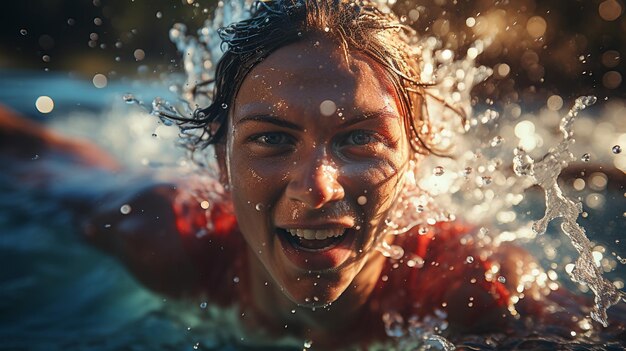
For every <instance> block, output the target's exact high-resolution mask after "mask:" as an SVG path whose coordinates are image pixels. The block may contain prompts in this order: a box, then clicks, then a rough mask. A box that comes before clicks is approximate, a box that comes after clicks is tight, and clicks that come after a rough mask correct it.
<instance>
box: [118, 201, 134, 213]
mask: <svg viewBox="0 0 626 351" xmlns="http://www.w3.org/2000/svg"><path fill="white" fill-rule="evenodd" d="M130 211H132V208H131V207H130V205H129V204H124V205H122V207H120V212H121V213H122V214H125V215H126V214H129V213H130Z"/></svg>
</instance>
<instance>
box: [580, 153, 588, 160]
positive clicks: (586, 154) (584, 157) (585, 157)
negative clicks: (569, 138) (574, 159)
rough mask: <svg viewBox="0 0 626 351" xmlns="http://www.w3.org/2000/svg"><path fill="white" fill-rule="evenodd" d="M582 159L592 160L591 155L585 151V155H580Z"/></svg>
mask: <svg viewBox="0 0 626 351" xmlns="http://www.w3.org/2000/svg"><path fill="white" fill-rule="evenodd" d="M580 160H581V161H583V162H589V160H591V155H589V154H588V153H585V154H584V155H582V156H581V157H580Z"/></svg>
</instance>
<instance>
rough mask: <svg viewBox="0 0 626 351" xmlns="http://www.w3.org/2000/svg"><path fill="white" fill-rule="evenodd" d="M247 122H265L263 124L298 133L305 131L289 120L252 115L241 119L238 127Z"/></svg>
mask: <svg viewBox="0 0 626 351" xmlns="http://www.w3.org/2000/svg"><path fill="white" fill-rule="evenodd" d="M245 122H263V123H270V124H274V125H277V126H279V127H283V128H288V129H294V130H297V131H304V129H303V128H302V127H300V126H299V125H297V124H295V123H291V122H289V121H287V120H284V119H282V118H280V117H276V116H272V115H252V116H246V117H244V118H242V119H240V120H239V121H237V123H236V124H237V125H239V124H241V123H245Z"/></svg>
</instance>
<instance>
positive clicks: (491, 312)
mask: <svg viewBox="0 0 626 351" xmlns="http://www.w3.org/2000/svg"><path fill="white" fill-rule="evenodd" d="M481 235H482V234H481V231H480V230H479V228H476V227H472V226H469V225H466V224H463V223H460V222H448V223H438V224H436V225H435V226H432V227H431V228H430V230H429V232H428V233H426V234H424V235H419V234H416V233H409V234H408V235H407V237H406V238H404V239H403V240H402V241H401V242H402V246H403V248H404V249H405V251H406V252H405V257H409V256H411V255H415V256H417V257H419V259H421V260H422V261H421V263H422V266H421V268H418V269H412V270H408V271H406V272H405V274H406V277H405V280H406V282H407V285H408V286H407V287H406V289H407V292H408V295H409V296H407V297H408V298H409V299H410V300H412V301H413V302H415V301H418V302H419V303H418V304H415V303H414V304H413V305H412V306H411V307H410V310H411V311H414V312H417V313H418V314H422V315H423V314H432V313H434V312H437V313H440V312H443V313H444V314H445V315H446V319H447V321H448V322H450V326H451V327H452V328H454V329H457V330H464V331H472V332H480V331H488V330H491V329H493V328H498V329H500V328H502V327H503V326H504V325H505V324H506V323H503V322H506V321H508V320H509V319H512V318H514V314H516V311H515V303H516V302H517V299H519V296H520V292H523V293H527V294H539V291H538V290H537V289H536V288H535V285H534V284H533V282H532V281H531V280H532V279H530V277H531V276H532V275H533V274H535V275H536V274H537V272H540V267H539V265H538V264H537V262H536V260H535V259H534V258H533V257H532V255H530V254H529V253H528V252H527V251H526V250H524V249H522V248H520V247H517V246H514V245H510V244H501V245H498V246H496V245H493V244H492V243H490V242H489V240H481ZM523 293H522V294H521V295H523ZM415 306H418V307H417V308H415ZM436 310H439V311H436ZM440 314H441V313H440Z"/></svg>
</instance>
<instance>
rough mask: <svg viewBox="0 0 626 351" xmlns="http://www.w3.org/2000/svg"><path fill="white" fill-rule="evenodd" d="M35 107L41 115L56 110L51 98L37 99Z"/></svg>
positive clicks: (42, 97)
mask: <svg viewBox="0 0 626 351" xmlns="http://www.w3.org/2000/svg"><path fill="white" fill-rule="evenodd" d="M35 107H37V111H39V112H41V113H50V112H52V110H53V109H54V101H53V100H52V98H50V97H49V96H45V95H43V96H40V97H38V98H37V100H36V101H35Z"/></svg>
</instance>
